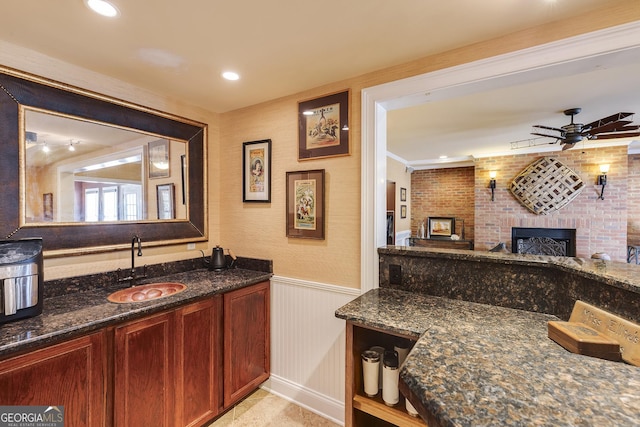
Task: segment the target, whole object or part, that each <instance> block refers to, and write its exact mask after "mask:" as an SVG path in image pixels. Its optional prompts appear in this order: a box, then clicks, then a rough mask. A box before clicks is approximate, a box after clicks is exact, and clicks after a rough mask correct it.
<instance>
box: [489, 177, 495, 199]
mask: <svg viewBox="0 0 640 427" xmlns="http://www.w3.org/2000/svg"><path fill="white" fill-rule="evenodd" d="M489 178H490V179H489V188H490V189H491V201H492V202H493V201H494V200H495V199H494V191H495V189H496V171H491V172H489Z"/></svg>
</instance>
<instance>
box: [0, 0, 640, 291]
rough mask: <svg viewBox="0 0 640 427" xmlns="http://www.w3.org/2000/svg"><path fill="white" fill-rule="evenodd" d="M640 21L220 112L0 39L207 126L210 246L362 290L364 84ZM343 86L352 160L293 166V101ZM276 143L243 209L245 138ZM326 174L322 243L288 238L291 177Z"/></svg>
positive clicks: (166, 255) (514, 43)
mask: <svg viewBox="0 0 640 427" xmlns="http://www.w3.org/2000/svg"><path fill="white" fill-rule="evenodd" d="M638 19H640V2H638V1H636V0H628V1H625V2H621V3H620V5H619V6H617V7H614V8H610V9H609V10H607V11H599V12H597V13H589V14H586V15H584V16H583V17H581V18H579V19H572V20H570V21H567V22H559V23H554V24H550V25H545V26H542V27H538V28H534V29H531V30H527V31H522V32H519V33H516V34H513V35H511V36H507V37H502V38H499V39H495V40H492V41H488V42H480V43H477V44H475V45H471V46H467V47H464V48H460V49H456V50H453V51H450V52H446V53H443V54H440V55H435V56H431V57H427V58H422V59H419V60H416V61H413V62H410V63H407V64H403V65H400V66H397V67H392V68H389V69H386V70H381V71H378V72H374V73H370V74H367V75H364V76H360V77H356V78H353V79H349V80H347V81H343V82H335V83H332V84H328V85H326V86H323V87H319V88H315V89H312V90H308V91H305V92H303V93H298V94H295V95H293V96H287V97H284V98H281V99H277V100H274V101H271V102H267V103H264V104H260V105H256V106H252V107H249V108H245V109H241V110H237V111H233V112H229V113H225V114H223V115H217V114H214V113H209V112H206V111H203V110H202V109H198V108H195V107H190V106H187V105H184V104H182V103H180V102H178V101H175V100H171V99H168V98H165V97H162V96H158V95H156V94H153V93H150V92H147V91H145V90H142V89H139V88H136V87H133V86H131V85H128V84H124V83H122V82H120V81H117V80H114V79H111V78H108V77H105V76H102V75H98V74H96V73H93V72H91V71H88V70H84V69H81V68H78V67H75V66H73V65H70V64H66V63H62V62H59V61H56V60H54V59H52V58H49V57H46V56H44V55H40V54H37V53H35V52H31V51H26V50H24V49H21V48H18V47H16V46H13V45H9V44H6V43H4V42H0V63H1V64H3V65H5V66H10V67H13V68H17V69H20V70H24V71H27V72H31V73H34V74H38V75H41V76H44V77H48V78H52V79H54V80H59V81H62V82H65V83H69V84H72V85H75V86H79V87H82V88H86V89H90V90H93V91H96V92H100V93H103V94H107V95H111V96H114V97H117V98H121V99H125V100H127V101H131V102H135V103H138V104H142V105H145V106H149V107H152V108H156V109H159V110H162V111H166V112H169V113H173V114H177V115H180V116H184V117H188V118H190V119H193V120H198V121H201V122H205V123H208V125H209V128H208V135H209V138H208V139H209V145H208V159H209V166H210V168H209V172H208V173H209V176H208V190H207V191H208V196H209V208H210V210H209V237H210V243H209V245H205V244H199V245H198V248H207V247H211V246H212V245H214V244H218V243H219V244H221V245H222V246H223V247H230V248H232V249H234V251H235V252H236V254H238V255H242V256H256V257H263V258H271V259H273V260H274V270H275V273H276V274H278V275H282V276H287V277H294V278H301V279H305V280H311V281H317V282H321V283H329V284H336V285H343V286H347V287H353V288H358V287H360V271H359V270H360V176H361V173H360V162H361V156H360V127H361V126H360V122H361V120H360V108H361V103H360V97H361V91H362V89H363V88H366V87H370V86H374V85H378V84H381V83H385V82H389V81H393V80H397V79H401V78H405V77H410V76H413V75H417V74H422V73H426V72H429V71H433V70H437V69H441V68H445V67H450V66H454V65H458V64H462V63H465V62H469V61H473V60H477V59H482V58H486V57H489V56H494V55H498V54H501V53H506V52H511V51H514V50H518V49H523V48H526V47H530V46H534V45H537V44H541V43H546V42H550V41H553V40H557V39H560V38H565V37H570V36H573V35H577V34H581V33H585V32H589V31H594V30H598V29H602V28H605V27H608V26H612V25H617V24H621V23H625V22H631V21H634V20H638ZM343 89H350V90H351V114H350V129H351V130H350V139H351V155H350V156H346V157H337V158H331V159H325V160H313V161H306V162H298V161H297V103H298V101H302V100H306V99H310V98H315V97H319V96H322V95H325V94H328V93H332V92H336V91H340V90H343ZM266 138H270V139H272V141H273V153H272V155H273V170H272V172H273V175H272V198H271V200H272V202H271V203H270V204H248V203H242V188H241V182H242V179H241V178H242V175H241V170H242V160H241V159H242V142H245V141H253V140H258V139H266ZM305 169H325V170H326V174H327V175H326V179H327V183H326V189H327V191H326V209H327V223H326V227H327V228H326V238H325V240H321V241H313V240H301V239H287V238H286V236H285V199H284V197H285V194H284V191H285V190H284V189H285V187H284V178H285V172H286V171H295V170H305ZM128 255H129V254H128V252H127V251H120V252H114V253H108V254H96V255H87V256H74V257H68V258H54V259H47V260H46V261H45V271H46V273H45V279H47V280H50V279H54V278H59V277H69V276H75V275H79V274H87V273H93V272H98V271H106V270H111V269H114V268H117V267H123V266H126V265H127V264H128ZM195 255H196V254H195V253H194V252H187V250H186V245H177V246H170V247H164V248H148V249H147V250H145V255H144V258H143V262H145V263H148V264H152V263H156V262H162V261H168V260H176V259H182V258H190V257H193V256H195Z"/></svg>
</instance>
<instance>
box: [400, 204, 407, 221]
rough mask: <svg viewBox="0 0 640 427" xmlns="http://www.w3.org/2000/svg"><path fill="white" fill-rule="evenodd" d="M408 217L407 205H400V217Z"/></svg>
mask: <svg viewBox="0 0 640 427" xmlns="http://www.w3.org/2000/svg"><path fill="white" fill-rule="evenodd" d="M406 217H407V205H400V218H406Z"/></svg>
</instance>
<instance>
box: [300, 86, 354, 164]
mask: <svg viewBox="0 0 640 427" xmlns="http://www.w3.org/2000/svg"><path fill="white" fill-rule="evenodd" d="M298 121H299V137H298V160H311V159H317V158H320V157H333V156H347V155H349V154H350V151H349V91H348V90H347V91H344V92H339V93H334V94H332V95H327V96H323V97H322V98H316V99H311V100H309V101H304V102H299V103H298Z"/></svg>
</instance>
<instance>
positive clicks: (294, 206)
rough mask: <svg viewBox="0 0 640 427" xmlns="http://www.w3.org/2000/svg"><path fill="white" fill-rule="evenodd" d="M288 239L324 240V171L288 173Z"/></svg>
mask: <svg viewBox="0 0 640 427" xmlns="http://www.w3.org/2000/svg"><path fill="white" fill-rule="evenodd" d="M287 237H301V238H307V239H321V240H322V239H324V169H318V170H309V171H297V172H287Z"/></svg>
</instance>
